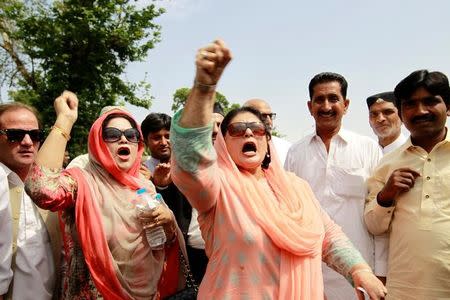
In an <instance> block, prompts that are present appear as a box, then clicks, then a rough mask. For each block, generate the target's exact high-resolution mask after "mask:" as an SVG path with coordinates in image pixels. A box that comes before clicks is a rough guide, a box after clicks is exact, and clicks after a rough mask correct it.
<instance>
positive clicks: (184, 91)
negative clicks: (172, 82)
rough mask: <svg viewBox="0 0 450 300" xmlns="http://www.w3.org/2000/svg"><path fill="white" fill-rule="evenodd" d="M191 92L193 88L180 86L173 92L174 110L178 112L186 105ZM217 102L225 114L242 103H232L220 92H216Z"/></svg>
mask: <svg viewBox="0 0 450 300" xmlns="http://www.w3.org/2000/svg"><path fill="white" fill-rule="evenodd" d="M190 92H191V89H189V88H186V87H184V88H180V89H178V90H176V91H175V93H174V94H173V103H172V108H171V109H172V111H173V112H176V111H178V110H179V109H181V108H183V107H184V104H185V103H186V100H187V98H188V96H189V93H190ZM216 102H219V103H220V105H221V106H222V108H223V111H224V113H225V114H227V113H228V112H229V111H230V110H232V109H235V108H239V107H240V105H239V104H238V103H232V104H230V102H229V101H228V100H227V98H226V97H225V96H224V95H223V94H221V93H219V92H216Z"/></svg>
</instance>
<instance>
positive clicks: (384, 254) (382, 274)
mask: <svg viewBox="0 0 450 300" xmlns="http://www.w3.org/2000/svg"><path fill="white" fill-rule="evenodd" d="M395 101H396V98H395V95H394V92H384V93H379V94H375V95H372V96H370V97H368V98H367V100H366V102H367V107H368V109H369V124H370V127H372V130H373V132H374V133H375V135H376V136H377V137H378V144H379V145H380V147H381V150H382V151H383V155H384V154H387V153H389V152H391V151H393V150H395V149H397V148H398V147H400V146H401V145H403V144H404V143H405V142H406V140H407V137H406V136H405V135H404V134H402V120H401V119H400V116H399V114H398V110H397V108H396V107H395V104H394V103H395ZM388 249H389V236H388V235H387V234H384V235H379V236H375V255H376V257H375V270H374V271H375V275H377V276H378V277H379V278H380V279H381V280H382V281H383V282H384V283H386V275H387V260H388Z"/></svg>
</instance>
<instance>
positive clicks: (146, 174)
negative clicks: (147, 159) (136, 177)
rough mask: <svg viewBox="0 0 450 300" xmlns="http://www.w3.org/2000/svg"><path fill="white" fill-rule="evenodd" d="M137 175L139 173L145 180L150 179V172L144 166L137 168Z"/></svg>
mask: <svg viewBox="0 0 450 300" xmlns="http://www.w3.org/2000/svg"><path fill="white" fill-rule="evenodd" d="M139 173H141V175H142V176H144V178H145V179H147V180H150V178H151V177H152V172H150V170H149V169H148V168H147V166H146V165H144V164H141V166H140V167H139Z"/></svg>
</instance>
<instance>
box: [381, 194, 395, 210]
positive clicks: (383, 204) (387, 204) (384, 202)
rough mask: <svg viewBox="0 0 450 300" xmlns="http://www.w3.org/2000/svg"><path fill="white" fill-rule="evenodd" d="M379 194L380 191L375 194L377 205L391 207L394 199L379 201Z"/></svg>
mask: <svg viewBox="0 0 450 300" xmlns="http://www.w3.org/2000/svg"><path fill="white" fill-rule="evenodd" d="M379 195H380V193H378V195H377V203H378V205H379V206H382V207H391V206H392V205H394V200H393V199H390V200H388V201H383V202H381V201H380V199H379Z"/></svg>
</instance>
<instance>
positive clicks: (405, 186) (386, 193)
mask: <svg viewBox="0 0 450 300" xmlns="http://www.w3.org/2000/svg"><path fill="white" fill-rule="evenodd" d="M419 176H420V174H419V173H418V172H417V171H415V170H413V169H410V168H399V169H396V170H395V171H394V172H392V174H391V176H389V179H388V181H387V182H386V184H385V186H384V187H383V189H382V190H381V191H380V192H379V193H378V196H377V201H378V202H379V203H389V202H390V201H392V200H394V199H396V198H397V197H398V195H400V194H401V193H405V192H407V191H409V190H410V189H411V188H413V187H414V182H415V181H416V178H417V177H419Z"/></svg>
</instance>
